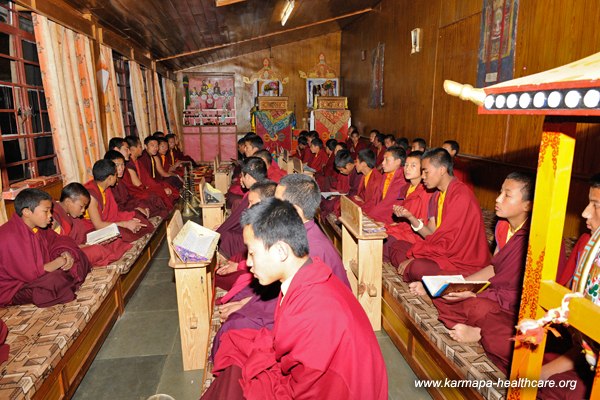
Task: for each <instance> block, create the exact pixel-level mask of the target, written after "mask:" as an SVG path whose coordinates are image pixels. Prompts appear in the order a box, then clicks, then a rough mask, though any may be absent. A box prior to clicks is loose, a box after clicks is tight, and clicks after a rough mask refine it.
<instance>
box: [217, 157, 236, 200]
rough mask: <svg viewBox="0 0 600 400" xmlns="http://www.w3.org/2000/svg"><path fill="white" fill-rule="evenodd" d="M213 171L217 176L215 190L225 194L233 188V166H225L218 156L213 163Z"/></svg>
mask: <svg viewBox="0 0 600 400" xmlns="http://www.w3.org/2000/svg"><path fill="white" fill-rule="evenodd" d="M213 170H214V175H215V188H216V189H217V190H219V191H221V193H223V194H225V193H227V191H228V190H229V186H231V177H232V170H231V164H224V163H222V162H221V158H220V157H219V156H218V155H217V157H216V158H215V160H214V161H213Z"/></svg>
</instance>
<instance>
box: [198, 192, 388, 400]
mask: <svg viewBox="0 0 600 400" xmlns="http://www.w3.org/2000/svg"><path fill="white" fill-rule="evenodd" d="M242 224H243V225H244V242H245V243H246V245H247V246H248V260H247V263H248V266H249V267H250V268H251V271H252V273H253V274H254V275H255V276H256V277H257V279H258V281H259V283H260V284H261V285H269V284H271V283H273V282H276V281H279V282H281V295H280V296H279V299H278V301H277V305H276V307H277V309H276V311H275V325H274V328H273V331H272V332H271V331H268V330H266V329H262V330H260V331H257V330H250V329H240V330H232V331H229V332H227V333H226V334H225V335H223V338H222V343H221V348H220V350H219V352H218V354H217V356H216V359H215V365H214V370H213V371H214V372H216V373H217V374H218V375H219V376H218V377H217V379H216V380H215V381H214V382H213V384H212V385H211V387H210V389H209V390H208V391H207V392H206V393H205V395H204V396H203V399H223V398H228V399H233V398H242V397H244V398H253V399H254V398H255V399H266V398H306V399H334V398H335V399H339V398H357V399H363V400H375V399H377V400H380V399H381V400H382V399H387V396H388V385H387V373H386V368H385V363H384V361H383V357H382V355H381V351H380V349H379V345H378V343H377V340H376V338H375V335H374V334H373V329H372V327H371V324H370V323H369V320H368V318H367V316H366V314H365V313H364V310H363V309H362V307H361V306H360V304H359V303H358V301H357V300H356V298H355V297H354V296H353V295H352V293H351V292H350V291H349V290H348V289H347V288H346V287H344V285H343V284H342V283H341V282H340V281H339V279H337V278H334V277H333V276H332V273H331V269H330V268H328V267H327V265H325V264H324V263H323V262H322V261H320V260H318V259H312V258H311V257H310V256H309V254H308V251H309V245H308V240H307V238H306V233H305V229H304V226H303V223H302V220H301V219H300V217H299V216H298V213H297V212H296V210H295V208H294V207H293V206H292V205H291V204H290V203H288V202H285V201H281V200H278V199H267V200H264V201H261V202H260V203H259V204H257V205H255V206H253V207H252V208H250V209H249V210H247V211H246V212H245V213H244V216H243V221H242ZM324 305H326V306H324ZM324 338H326V340H324ZM225 393H227V394H225Z"/></svg>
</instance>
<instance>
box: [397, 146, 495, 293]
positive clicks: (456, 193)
mask: <svg viewBox="0 0 600 400" xmlns="http://www.w3.org/2000/svg"><path fill="white" fill-rule="evenodd" d="M421 170H422V173H423V183H424V184H425V186H426V187H427V189H429V190H437V192H436V193H435V194H434V195H433V196H432V197H431V201H430V202H429V211H428V216H427V218H428V219H427V221H426V222H427V224H425V223H424V222H423V221H421V220H419V221H418V223H417V225H413V226H412V227H413V229H414V230H415V231H416V232H418V233H419V234H420V235H421V236H423V237H424V238H425V240H422V241H419V242H415V243H410V242H406V241H404V240H398V241H396V242H394V243H393V244H392V246H390V249H389V258H390V261H391V263H392V264H393V265H394V266H396V267H397V268H398V273H399V274H400V275H402V276H403V278H404V280H405V281H407V282H413V281H420V280H421V278H422V277H423V276H424V275H456V274H462V275H464V276H469V275H471V274H473V273H475V272H477V271H479V270H480V269H482V268H483V267H486V266H488V265H490V251H489V248H488V243H487V240H486V237H485V230H484V227H483V217H482V215H481V208H480V207H479V203H478V202H477V199H475V196H474V195H473V192H472V191H471V189H469V188H468V187H467V186H466V185H465V184H464V183H462V182H460V181H459V180H457V179H454V176H453V175H452V158H450V154H448V152H447V151H446V150H444V149H442V148H436V149H432V150H429V151H427V152H426V153H425V154H424V155H423V158H422V160H421Z"/></svg>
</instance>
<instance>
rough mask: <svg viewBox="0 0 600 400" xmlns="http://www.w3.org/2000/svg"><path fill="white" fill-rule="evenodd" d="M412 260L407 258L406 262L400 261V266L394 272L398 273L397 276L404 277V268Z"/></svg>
mask: <svg viewBox="0 0 600 400" xmlns="http://www.w3.org/2000/svg"><path fill="white" fill-rule="evenodd" d="M412 260H414V259H413V258H409V259H408V260H405V261H402V262H401V263H400V265H398V268H396V271H398V275H404V270H405V269H406V267H408V264H410V263H411V262H412Z"/></svg>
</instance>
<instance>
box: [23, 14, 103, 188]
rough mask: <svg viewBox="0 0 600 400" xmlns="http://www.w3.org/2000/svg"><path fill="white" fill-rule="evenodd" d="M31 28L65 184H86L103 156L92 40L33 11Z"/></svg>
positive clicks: (53, 137)
mask: <svg viewBox="0 0 600 400" xmlns="http://www.w3.org/2000/svg"><path fill="white" fill-rule="evenodd" d="M33 25H34V29H35V38H36V41H37V49H38V56H39V60H40V67H41V70H42V82H43V85H44V91H45V93H46V102H47V104H48V114H49V117H50V123H51V124H52V139H53V142H54V147H55V149H56V154H57V157H58V163H59V166H60V170H61V172H62V174H63V175H64V178H63V181H64V183H65V184H68V183H71V182H86V181H88V180H89V179H91V178H92V166H93V165H94V163H95V162H96V161H97V160H98V159H100V158H101V156H103V155H104V143H103V140H102V135H101V128H100V118H99V116H100V113H99V109H98V93H97V88H96V76H95V68H94V66H93V58H92V51H91V43H90V42H91V41H90V39H89V38H87V37H86V36H84V35H81V34H78V33H75V32H74V31H72V30H70V29H67V28H65V27H63V26H61V25H59V24H56V23H54V22H52V21H49V20H48V19H47V18H46V17H43V16H41V15H38V14H35V13H33Z"/></svg>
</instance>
